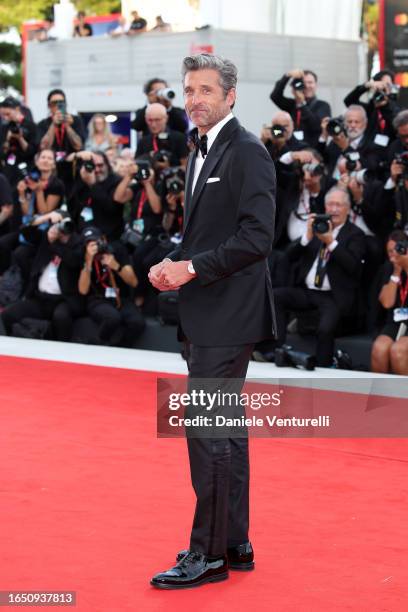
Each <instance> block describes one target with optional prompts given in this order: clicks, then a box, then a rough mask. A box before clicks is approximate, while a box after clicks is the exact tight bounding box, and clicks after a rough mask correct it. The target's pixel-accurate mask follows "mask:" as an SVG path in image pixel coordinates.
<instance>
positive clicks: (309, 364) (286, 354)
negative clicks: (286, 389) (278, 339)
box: [275, 344, 316, 370]
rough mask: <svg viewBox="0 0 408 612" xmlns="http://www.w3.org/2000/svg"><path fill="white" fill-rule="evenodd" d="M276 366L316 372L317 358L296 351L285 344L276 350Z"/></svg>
mask: <svg viewBox="0 0 408 612" xmlns="http://www.w3.org/2000/svg"><path fill="white" fill-rule="evenodd" d="M275 365H276V366H277V367H278V368H285V367H286V368H287V367H292V368H297V367H301V368H304V369H305V370H314V369H315V367H316V357H314V356H313V355H308V353H302V352H301V351H294V350H293V348H292V347H291V346H289V345H287V344H284V345H283V346H282V347H281V348H277V349H275Z"/></svg>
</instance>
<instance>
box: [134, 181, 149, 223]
mask: <svg viewBox="0 0 408 612" xmlns="http://www.w3.org/2000/svg"><path fill="white" fill-rule="evenodd" d="M146 200H147V194H146V189H145V188H144V187H143V190H142V192H141V194H140V200H139V204H138V207H137V213H136V219H141V218H142V215H143V207H144V205H145V202H146Z"/></svg>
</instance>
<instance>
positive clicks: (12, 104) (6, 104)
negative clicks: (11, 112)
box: [0, 96, 20, 108]
mask: <svg viewBox="0 0 408 612" xmlns="http://www.w3.org/2000/svg"><path fill="white" fill-rule="evenodd" d="M0 106H1V107H2V108H18V107H19V106H20V102H19V101H18V100H16V99H15V98H13V97H12V96H7V97H6V98H4V100H2V101H1V102H0Z"/></svg>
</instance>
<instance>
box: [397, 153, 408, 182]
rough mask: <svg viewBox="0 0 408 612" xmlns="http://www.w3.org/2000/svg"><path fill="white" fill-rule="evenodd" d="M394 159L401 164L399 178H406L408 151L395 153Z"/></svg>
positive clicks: (407, 175)
mask: <svg viewBox="0 0 408 612" xmlns="http://www.w3.org/2000/svg"><path fill="white" fill-rule="evenodd" d="M394 161H395V162H397V164H401V166H402V175H401V178H403V179H408V151H406V152H405V153H400V154H399V155H396V156H395V158H394Z"/></svg>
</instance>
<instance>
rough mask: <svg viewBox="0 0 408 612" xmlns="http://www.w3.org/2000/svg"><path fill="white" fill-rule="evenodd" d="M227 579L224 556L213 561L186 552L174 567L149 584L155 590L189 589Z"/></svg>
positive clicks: (197, 554) (154, 577) (203, 556)
mask: <svg viewBox="0 0 408 612" xmlns="http://www.w3.org/2000/svg"><path fill="white" fill-rule="evenodd" d="M227 578H228V559H227V557H226V556H223V557H217V558H215V559H213V558H210V557H206V556H205V555H202V554H201V553H196V552H189V551H187V552H186V554H185V555H184V556H183V557H182V558H181V559H180V560H179V561H178V563H177V565H176V566H175V567H172V568H171V569H169V570H167V572H162V573H161V574H156V575H155V576H153V578H152V579H151V581H150V584H151V585H153V586H154V587H156V588H157V589H190V588H192V587H196V586H200V585H202V584H206V583H207V582H219V581H220V580H226V579H227Z"/></svg>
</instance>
